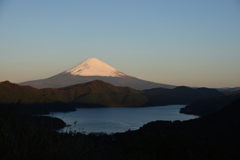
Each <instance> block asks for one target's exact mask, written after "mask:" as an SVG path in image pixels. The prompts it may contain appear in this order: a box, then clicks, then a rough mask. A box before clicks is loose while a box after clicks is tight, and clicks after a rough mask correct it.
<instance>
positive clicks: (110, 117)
mask: <svg viewBox="0 0 240 160" xmlns="http://www.w3.org/2000/svg"><path fill="white" fill-rule="evenodd" d="M182 107H185V105H169V106H154V107H110V108H78V109H77V111H75V112H68V113H62V112H57V113H56V112H55V113H52V116H54V117H57V118H60V119H62V120H63V121H64V122H66V124H69V125H72V126H71V127H65V128H64V129H62V130H60V131H69V130H70V129H71V130H76V131H78V132H79V131H80V132H85V133H87V134H88V133H91V132H104V133H107V134H110V133H115V132H125V131H127V130H129V129H130V130H136V129H138V128H140V127H141V126H143V125H144V124H146V123H148V122H151V121H156V120H169V121H174V120H180V121H183V120H189V119H194V118H197V116H194V115H186V114H181V113H179V110H180V108H182ZM74 122H75V124H74Z"/></svg>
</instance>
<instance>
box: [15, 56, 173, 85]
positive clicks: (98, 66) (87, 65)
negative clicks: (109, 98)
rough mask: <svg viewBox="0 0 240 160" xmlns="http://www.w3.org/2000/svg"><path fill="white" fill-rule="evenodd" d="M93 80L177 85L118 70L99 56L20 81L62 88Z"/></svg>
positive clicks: (120, 83) (115, 83) (25, 83)
mask: <svg viewBox="0 0 240 160" xmlns="http://www.w3.org/2000/svg"><path fill="white" fill-rule="evenodd" d="M93 80H102V81H105V82H108V83H111V84H113V85H115V86H124V87H131V88H134V89H138V90H144V89H151V88H157V87H162V88H174V87H175V86H172V85H167V84H161V83H155V82H150V81H145V80H141V79H138V78H136V77H132V76H130V75H127V74H125V73H123V72H120V71H118V70H117V69H115V68H113V67H111V66H109V65H108V64H106V63H104V62H102V61H100V60H98V59H97V58H87V59H86V60H84V61H82V62H81V63H79V64H78V65H76V66H74V67H72V68H70V69H68V70H66V71H64V72H62V73H59V74H57V75H55V76H52V77H49V78H46V79H40V80H33V81H27V82H22V83H19V85H29V86H32V87H35V88H60V87H65V86H69V85H74V84H79V83H85V82H89V81H93Z"/></svg>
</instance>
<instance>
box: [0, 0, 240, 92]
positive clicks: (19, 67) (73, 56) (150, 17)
mask: <svg viewBox="0 0 240 160" xmlns="http://www.w3.org/2000/svg"><path fill="white" fill-rule="evenodd" d="M0 35H1V36H0V51H1V52H0V81H5V80H9V81H11V82H14V83H19V82H24V81H29V80H37V79H45V78H48V77H51V76H54V75H56V74H58V73H60V72H63V71H65V70H67V69H70V68H71V67H73V66H75V65H77V64H78V63H80V62H81V61H84V60H85V59H87V58H97V59H99V60H101V61H103V62H105V63H107V64H108V65H110V66H112V67H114V68H116V69H117V70H119V71H121V72H123V73H125V74H128V75H131V76H134V77H137V78H140V79H144V80H148V81H153V82H158V83H165V84H171V85H185V86H194V87H210V88H222V87H239V86H240V74H239V69H240V48H239V44H240V2H239V1H237V0H212V1H207V0H203V1H189V0H183V1H178V0H173V1H156V0H150V1H142V0H140V1H136V0H131V1H126V0H122V1H117V2H113V1H110V0H103V1H96V0H90V1H84V2H82V1H75V0H69V1H61V0H60V1H56V0H52V1H46V0H42V1H31V0H22V1H17V0H12V1H1V2H0Z"/></svg>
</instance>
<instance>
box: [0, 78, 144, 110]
mask: <svg viewBox="0 0 240 160" xmlns="http://www.w3.org/2000/svg"><path fill="white" fill-rule="evenodd" d="M141 93H142V91H138V90H135V89H132V88H129V87H116V86H113V85H111V84H109V83H106V82H103V81H100V80H96V81H91V82H88V83H84V84H78V85H73V86H68V87H63V88H58V89H52V88H45V89H36V88H33V87H30V86H19V85H17V84H13V83H10V82H8V81H5V82H1V83H0V103H2V104H11V103H16V102H17V101H18V100H21V103H22V104H28V105H29V104H33V105H36V104H44V105H45V104H50V103H57V102H60V103H68V104H69V103H70V104H77V106H78V107H89V106H98V107H99V106H141V105H143V104H144V103H145V102H146V101H147V98H146V97H145V96H143V95H141Z"/></svg>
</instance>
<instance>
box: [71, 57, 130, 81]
mask: <svg viewBox="0 0 240 160" xmlns="http://www.w3.org/2000/svg"><path fill="white" fill-rule="evenodd" d="M66 73H71V74H72V75H79V76H106V77H121V76H127V75H126V74H124V73H122V72H120V71H118V70H117V69H115V68H113V67H111V66H109V65H108V64H106V63H104V62H102V61H100V60H98V59H97V58H87V59H86V60H84V61H82V62H81V63H79V64H78V65H76V66H74V67H72V68H71V69H69V70H67V71H66Z"/></svg>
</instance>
